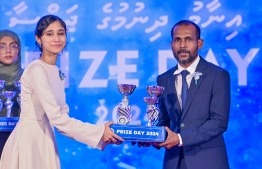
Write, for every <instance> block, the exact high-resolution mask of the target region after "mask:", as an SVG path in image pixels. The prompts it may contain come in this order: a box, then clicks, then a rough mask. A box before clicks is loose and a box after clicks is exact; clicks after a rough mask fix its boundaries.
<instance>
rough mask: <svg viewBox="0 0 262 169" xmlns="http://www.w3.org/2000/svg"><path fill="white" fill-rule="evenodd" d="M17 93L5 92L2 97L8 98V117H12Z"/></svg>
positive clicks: (6, 102) (6, 104) (6, 103)
mask: <svg viewBox="0 0 262 169" xmlns="http://www.w3.org/2000/svg"><path fill="white" fill-rule="evenodd" d="M15 94H16V92H15V91H3V92H2V95H3V96H4V97H5V98H6V101H5V106H6V117H11V115H12V107H13V104H14V102H13V101H12V98H13V97H14V96H15Z"/></svg>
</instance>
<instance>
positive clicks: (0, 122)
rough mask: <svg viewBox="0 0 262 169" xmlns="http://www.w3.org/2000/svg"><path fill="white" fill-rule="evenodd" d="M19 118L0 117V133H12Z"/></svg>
mask: <svg viewBox="0 0 262 169" xmlns="http://www.w3.org/2000/svg"><path fill="white" fill-rule="evenodd" d="M18 120H19V117H0V131H13V130H14V128H15V126H16V124H17V122H18Z"/></svg>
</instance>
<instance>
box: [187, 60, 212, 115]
mask: <svg viewBox="0 0 262 169" xmlns="http://www.w3.org/2000/svg"><path fill="white" fill-rule="evenodd" d="M206 68H207V62H206V61H205V60H204V59H203V58H202V57H200V61H199V63H198V65H197V68H196V72H201V73H202V76H201V77H200V78H199V79H198V81H197V85H196V84H195V79H194V77H193V78H192V80H191V83H190V87H189V89H188V93H187V98H186V103H185V108H184V110H183V112H182V119H183V118H184V117H185V115H186V113H187V111H188V108H189V106H190V104H191V102H192V101H193V98H194V96H195V94H196V92H197V90H198V88H199V86H200V85H201V83H202V81H203V79H204V78H205V73H204V70H205V69H206Z"/></svg>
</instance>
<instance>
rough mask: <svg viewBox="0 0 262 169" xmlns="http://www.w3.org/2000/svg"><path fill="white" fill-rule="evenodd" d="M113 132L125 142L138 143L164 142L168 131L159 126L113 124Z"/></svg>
mask: <svg viewBox="0 0 262 169" xmlns="http://www.w3.org/2000/svg"><path fill="white" fill-rule="evenodd" d="M110 127H111V129H112V131H113V132H114V133H115V134H117V135H118V136H120V137H122V138H123V139H124V140H125V141H137V142H164V141H165V140H166V130H165V128H164V127H157V126H136V125H119V124H112V125H111V126H110Z"/></svg>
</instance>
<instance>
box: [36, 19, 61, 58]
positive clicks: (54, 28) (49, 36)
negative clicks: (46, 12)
mask: <svg viewBox="0 0 262 169" xmlns="http://www.w3.org/2000/svg"><path fill="white" fill-rule="evenodd" d="M36 40H37V42H38V43H39V44H41V45H42V49H43V51H42V53H43V55H42V56H45V55H57V54H58V53H60V52H61V51H62V50H63V49H64V47H65V45H66V31H65V29H64V28H63V27H62V25H61V24H60V22H59V21H55V22H53V23H51V24H50V25H49V26H48V27H47V28H46V30H45V31H44V33H43V35H42V36H41V37H40V38H39V37H37V36H36Z"/></svg>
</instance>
